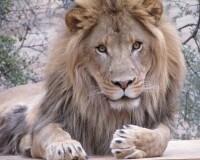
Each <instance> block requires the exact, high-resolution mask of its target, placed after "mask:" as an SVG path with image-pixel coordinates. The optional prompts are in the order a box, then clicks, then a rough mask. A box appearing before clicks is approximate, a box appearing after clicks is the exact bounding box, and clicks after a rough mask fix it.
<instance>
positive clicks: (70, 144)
mask: <svg viewBox="0 0 200 160" xmlns="http://www.w3.org/2000/svg"><path fill="white" fill-rule="evenodd" d="M46 159H47V160H86V159H88V158H87V154H86V153H85V151H84V149H83V148H82V146H81V144H80V143H79V142H77V141H75V140H69V141H66V142H59V143H54V144H51V145H50V146H48V147H47V148H46Z"/></svg>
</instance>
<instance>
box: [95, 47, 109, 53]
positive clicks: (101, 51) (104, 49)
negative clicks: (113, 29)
mask: <svg viewBox="0 0 200 160" xmlns="http://www.w3.org/2000/svg"><path fill="white" fill-rule="evenodd" d="M96 49H97V51H98V52H100V53H107V48H106V46H104V45H99V46H98V47H96Z"/></svg>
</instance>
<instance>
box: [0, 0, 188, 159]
mask: <svg viewBox="0 0 200 160" xmlns="http://www.w3.org/2000/svg"><path fill="white" fill-rule="evenodd" d="M162 12H163V8H162V4H161V2H160V1H159V0H105V1H103V0H76V6H75V7H74V8H73V9H71V10H69V11H68V13H67V15H66V18H65V21H66V25H67V27H63V29H62V30H63V31H62V32H61V33H60V36H58V39H56V40H55V42H54V44H53V47H52V49H51V52H52V54H51V56H50V59H49V63H48V65H47V71H46V83H45V93H46V94H45V96H44V98H43V99H42V100H41V101H39V100H38V101H37V102H38V103H37V105H35V107H31V109H30V110H29V112H28V114H27V117H26V120H27V122H28V124H29V126H30V127H31V128H32V129H33V137H32V141H33V143H32V149H31V153H32V156H33V157H40V158H46V159H48V160H49V159H51V158H54V159H55V160H57V159H64V157H65V158H66V157H68V159H73V158H74V157H78V158H79V159H85V158H86V155H85V151H84V150H83V148H84V149H85V150H86V152H87V153H88V154H89V155H92V154H95V155H96V154H97V155H105V154H109V153H110V149H109V148H111V151H112V153H113V154H114V155H115V156H116V157H117V158H142V157H152V156H158V155H161V154H162V153H163V152H164V150H165V148H166V146H167V143H168V141H169V139H170V130H172V128H173V127H172V126H173V117H174V114H175V113H176V112H177V98H178V94H179V91H180V87H181V85H182V83H183V80H184V74H185V63H184V58H183V55H182V53H181V47H180V40H179V37H178V36H177V33H176V30H175V29H174V27H173V26H172V25H171V24H170V22H169V21H168V20H167V19H166V18H165V16H163V15H162ZM136 41H141V42H142V43H143V46H142V47H143V48H142V50H141V51H138V52H132V51H131V50H132V45H133V44H134V43H135V42H136ZM98 45H105V46H106V47H107V51H108V53H106V54H105V53H99V52H98V51H97V47H98ZM126 81H129V82H131V83H130V84H129V85H128V86H127V88H126V89H124V91H123V90H122V88H120V87H119V84H120V83H121V82H123V83H124V82H126ZM118 82H120V83H118ZM123 94H124V96H126V98H124V99H123V98H122V97H123ZM12 95H13V94H10V96H12ZM138 96H139V97H138ZM0 98H1V97H0ZM7 101H8V99H7V100H6V103H7ZM13 103H14V102H12V103H8V104H6V106H9V105H10V104H12V105H13ZM15 104H16V103H15ZM1 105H2V104H1ZM3 105H4V104H3ZM8 110H9V109H8ZM33 113H35V114H33ZM125 124H132V125H131V126H128V127H127V126H125V127H124V129H123V131H124V132H125V133H122V134H123V135H121V133H118V132H120V130H117V129H120V128H122V127H123V125H125ZM133 125H136V126H137V127H135V126H133ZM139 126H140V127H139ZM169 129H170V130H169ZM116 130H117V131H116ZM115 131H116V132H115ZM113 133H115V134H114V137H113ZM69 135H71V136H69ZM123 136H124V137H123ZM48 137H49V138H48ZM127 137H128V138H127ZM119 138H120V143H118V141H117V140H118V139H119ZM135 139H137V141H135ZM77 141H79V142H81V145H82V146H81V145H80V143H79V142H77ZM111 141H112V142H111ZM121 141H122V142H121ZM110 142H111V145H110ZM21 144H25V143H24V141H23V140H22V141H21ZM78 147H79V148H81V150H82V152H81V151H80V150H78V149H77V148H78ZM82 147H83V148H82ZM123 147H125V148H127V147H128V150H124V149H123ZM69 148H70V149H71V152H72V153H71V152H69Z"/></svg>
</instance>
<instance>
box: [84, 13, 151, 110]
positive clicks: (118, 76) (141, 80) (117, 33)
mask: <svg viewBox="0 0 200 160" xmlns="http://www.w3.org/2000/svg"><path fill="white" fill-rule="evenodd" d="M114 22H115V23H114ZM84 41H85V42H84V52H85V53H87V54H86V55H87V56H89V61H88V65H87V68H88V72H89V74H90V75H91V76H92V77H93V78H94V79H95V81H96V83H97V87H93V88H92V93H94V94H98V93H99V92H100V93H101V94H103V95H104V96H105V97H106V98H107V99H108V101H109V103H110V105H111V107H112V108H115V109H122V108H124V107H126V108H134V107H137V106H138V105H139V103H140V99H141V95H142V93H143V92H144V84H145V79H146V76H147V73H148V71H149V70H150V67H151V64H152V58H151V52H150V34H149V33H148V32H147V31H145V30H144V29H143V27H142V25H140V24H139V23H138V22H137V21H136V20H133V19H132V18H127V16H126V18H124V17H118V18H117V19H111V18H108V17H102V18H101V19H100V21H99V25H98V26H97V27H95V28H94V29H93V31H92V33H91V34H90V35H89V36H88V37H87V39H86V40H84Z"/></svg>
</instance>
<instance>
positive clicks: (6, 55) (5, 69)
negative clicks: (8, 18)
mask: <svg viewBox="0 0 200 160" xmlns="http://www.w3.org/2000/svg"><path fill="white" fill-rule="evenodd" d="M15 42H16V41H15V40H14V39H13V38H11V37H9V36H3V35H2V36H0V81H1V82H2V83H3V84H4V85H5V86H7V87H12V86H16V85H19V84H25V83H27V80H28V76H29V75H28V73H24V72H23V70H24V68H25V67H26V65H27V64H26V61H25V60H22V59H21V58H20V55H19V53H12V52H11V51H12V50H13V49H14V47H15V46H14V45H15Z"/></svg>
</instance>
